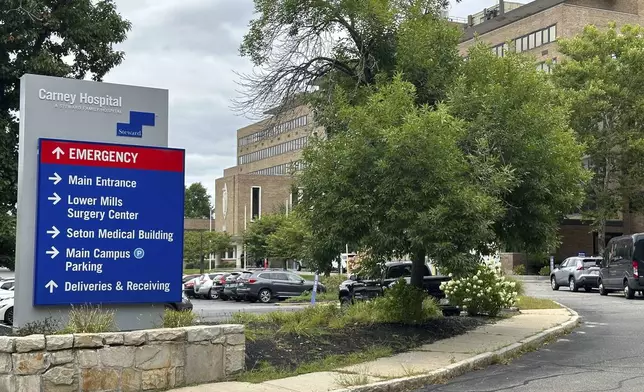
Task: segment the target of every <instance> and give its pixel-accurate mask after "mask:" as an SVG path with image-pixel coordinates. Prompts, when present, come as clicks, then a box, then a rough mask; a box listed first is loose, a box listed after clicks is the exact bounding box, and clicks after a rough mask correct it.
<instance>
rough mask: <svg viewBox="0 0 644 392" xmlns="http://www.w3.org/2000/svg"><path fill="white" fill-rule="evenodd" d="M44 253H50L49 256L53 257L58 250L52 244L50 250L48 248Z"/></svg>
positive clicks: (56, 254)
mask: <svg viewBox="0 0 644 392" xmlns="http://www.w3.org/2000/svg"><path fill="white" fill-rule="evenodd" d="M45 253H47V254H48V255H51V258H52V259H53V258H54V257H56V256H58V253H60V252H59V251H58V249H56V248H55V247H53V246H52V247H51V250H48V251H46V252H45Z"/></svg>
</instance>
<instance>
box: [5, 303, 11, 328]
mask: <svg viewBox="0 0 644 392" xmlns="http://www.w3.org/2000/svg"><path fill="white" fill-rule="evenodd" d="M4 322H5V323H7V324H9V325H13V306H12V307H10V308H9V309H7V311H6V312H5V313H4Z"/></svg>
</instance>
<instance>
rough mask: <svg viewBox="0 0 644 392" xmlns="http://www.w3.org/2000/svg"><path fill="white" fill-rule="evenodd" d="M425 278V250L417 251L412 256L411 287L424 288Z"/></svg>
mask: <svg viewBox="0 0 644 392" xmlns="http://www.w3.org/2000/svg"><path fill="white" fill-rule="evenodd" d="M424 276H425V250H424V249H422V250H417V251H415V252H414V254H413V255H412V264H411V285H412V286H414V287H418V288H419V289H422V288H423V278H424Z"/></svg>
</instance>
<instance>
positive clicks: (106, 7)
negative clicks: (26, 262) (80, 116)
mask: <svg viewBox="0 0 644 392" xmlns="http://www.w3.org/2000/svg"><path fill="white" fill-rule="evenodd" d="M129 29H130V22H128V21H127V20H124V19H123V18H122V17H121V16H120V15H119V14H118V12H117V11H116V5H115V4H114V2H113V1H112V0H97V1H93V0H3V1H0V129H2V130H3V132H0V162H1V163H2V170H0V225H2V226H5V227H6V226H7V225H11V224H12V223H11V222H12V220H14V218H13V217H11V216H10V215H7V213H11V212H14V213H15V205H16V195H17V188H16V185H17V170H18V169H17V164H18V118H17V117H16V113H17V111H18V110H19V105H20V77H21V76H22V75H23V74H25V73H34V74H41V75H49V76H58V77H68V78H76V79H85V78H86V77H91V78H92V79H93V80H96V81H101V80H102V79H103V77H104V76H105V74H107V72H109V70H111V69H112V68H114V67H115V66H117V65H119V64H120V63H121V61H122V60H123V56H124V54H123V52H121V51H117V50H114V44H118V43H121V42H123V41H124V40H125V39H126V36H127V32H128V31H129ZM5 220H6V222H5ZM3 235H5V236H9V237H3V238H1V239H0V243H3V244H9V243H11V242H14V241H15V239H14V238H15V231H4V232H3ZM5 249H6V248H5ZM4 252H5V251H4V250H3V257H4V258H5V259H6V257H7V255H4ZM10 263H11V264H12V263H13V256H11V261H10Z"/></svg>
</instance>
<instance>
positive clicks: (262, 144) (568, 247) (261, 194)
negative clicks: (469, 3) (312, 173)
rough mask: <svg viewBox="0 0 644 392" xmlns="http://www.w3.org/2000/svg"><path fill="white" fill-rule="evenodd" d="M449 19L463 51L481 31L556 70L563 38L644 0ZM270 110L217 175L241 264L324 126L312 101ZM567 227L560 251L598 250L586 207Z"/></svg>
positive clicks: (624, 16) (288, 194)
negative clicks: (250, 236)
mask: <svg viewBox="0 0 644 392" xmlns="http://www.w3.org/2000/svg"><path fill="white" fill-rule="evenodd" d="M449 19H450V21H451V22H453V23H455V24H457V25H458V26H459V27H460V28H462V30H463V35H462V39H461V43H460V45H459V50H460V51H461V54H462V55H463V56H466V55H467V49H468V47H470V46H471V45H473V44H474V43H475V40H476V39H478V40H481V41H483V42H486V43H487V44H488V45H489V46H490V48H491V50H492V51H493V52H494V53H495V54H496V55H497V56H504V55H505V54H506V53H507V52H508V51H509V50H515V51H517V52H521V53H523V52H525V53H528V54H530V55H532V56H533V57H534V58H535V67H536V68H537V69H539V70H542V71H544V72H550V68H551V67H553V66H556V64H557V62H558V61H560V60H561V54H560V53H559V52H558V50H557V44H556V41H557V39H559V38H562V37H572V36H575V35H576V34H578V33H580V32H581V31H582V29H583V28H584V26H586V25H588V24H594V25H597V26H598V27H600V28H601V27H605V26H607V24H608V23H609V22H616V23H617V25H618V26H619V25H623V24H641V23H642V21H643V20H644V0H535V1H532V2H525V4H524V3H521V2H505V1H503V0H501V1H499V3H498V4H496V5H494V6H492V7H490V8H487V9H484V10H481V11H480V12H478V13H477V14H474V15H469V16H468V17H467V18H449ZM508 42H509V43H508ZM267 115H268V118H267V119H266V120H263V121H260V122H258V123H255V124H252V125H249V126H247V127H245V128H242V129H239V130H238V131H237V165H236V166H234V167H231V168H228V169H226V170H225V171H224V175H223V177H222V178H219V179H217V180H216V182H215V205H216V214H217V215H216V217H217V218H216V220H215V229H216V230H218V231H227V232H228V233H230V234H231V235H233V238H234V239H235V244H236V245H235V247H234V248H233V249H231V250H230V251H229V252H227V254H226V255H224V256H225V258H226V259H228V260H237V262H238V265H239V266H241V255H242V253H243V248H242V244H241V236H242V234H243V232H244V230H245V228H246V227H247V225H248V224H249V223H250V222H252V221H253V220H254V219H257V218H258V217H261V216H262V214H266V213H271V212H276V211H278V210H280V209H281V210H284V209H286V210H288V209H289V208H292V205H293V203H294V200H295V201H296V198H297V191H295V192H294V191H293V189H292V186H291V185H292V183H293V176H292V173H293V172H294V171H296V170H297V169H298V167H299V165H298V160H299V159H300V157H301V151H302V148H303V147H304V146H306V144H307V142H308V138H309V137H310V136H311V135H312V133H313V132H322V130H321V129H319V128H316V127H315V126H314V125H313V115H312V113H311V111H310V110H309V109H308V108H307V107H306V106H298V107H292V108H287V109H286V110H283V111H281V112H280V113H277V112H272V113H267ZM640 231H644V219H642V217H637V216H632V215H630V214H620V215H619V216H616V217H615V219H613V220H611V221H610V222H609V224H608V233H607V237H608V238H611V237H612V236H616V235H621V234H626V233H632V232H640ZM561 234H562V237H563V238H562V240H563V244H562V246H561V247H560V248H559V249H558V250H557V253H556V257H557V259H559V260H561V259H563V258H565V257H568V256H571V255H576V254H577V253H578V252H585V253H587V254H595V253H596V252H597V248H598V246H597V236H596V234H593V233H592V232H591V230H590V228H589V227H588V226H587V225H586V224H584V223H583V222H582V221H581V217H580V216H579V215H571V216H569V217H568V218H567V219H566V220H564V222H563V223H562V227H561Z"/></svg>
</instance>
